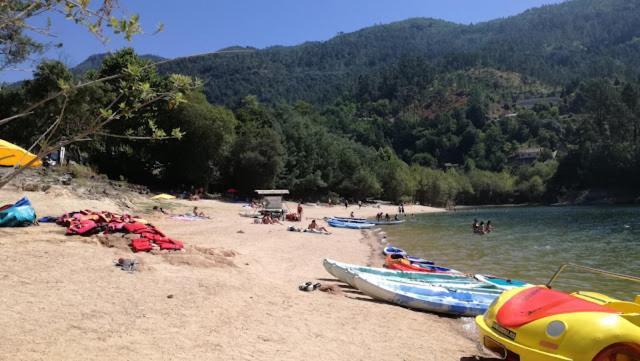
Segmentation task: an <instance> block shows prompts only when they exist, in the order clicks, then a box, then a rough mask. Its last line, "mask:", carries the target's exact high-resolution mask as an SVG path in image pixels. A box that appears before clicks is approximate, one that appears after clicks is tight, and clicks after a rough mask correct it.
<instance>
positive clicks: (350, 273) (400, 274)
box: [323, 259, 495, 289]
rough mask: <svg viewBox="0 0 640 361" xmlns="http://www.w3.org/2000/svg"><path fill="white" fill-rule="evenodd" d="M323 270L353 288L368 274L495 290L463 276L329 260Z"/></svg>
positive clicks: (404, 280)
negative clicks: (390, 268) (363, 275)
mask: <svg viewBox="0 0 640 361" xmlns="http://www.w3.org/2000/svg"><path fill="white" fill-rule="evenodd" d="M323 265H324V268H325V269H326V270H327V272H329V273H330V274H331V275H332V276H334V277H336V278H337V279H339V280H340V281H342V282H345V283H348V284H349V285H351V286H354V277H355V276H357V275H358V274H369V275H372V276H378V277H381V278H385V279H387V280H389V281H390V282H403V283H431V284H437V285H442V286H446V287H453V288H478V289H495V287H494V286H491V285H488V284H486V283H483V282H480V281H478V280H476V279H475V278H473V277H470V276H467V275H463V274H443V273H426V272H408V271H395V270H388V269H386V268H374V267H365V266H359V265H354V264H348V263H342V262H338V261H334V260H331V259H325V260H324V261H323Z"/></svg>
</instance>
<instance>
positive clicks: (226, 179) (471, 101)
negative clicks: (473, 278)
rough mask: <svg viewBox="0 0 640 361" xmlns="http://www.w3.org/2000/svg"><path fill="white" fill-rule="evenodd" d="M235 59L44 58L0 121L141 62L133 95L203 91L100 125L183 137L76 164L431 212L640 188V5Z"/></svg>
mask: <svg viewBox="0 0 640 361" xmlns="http://www.w3.org/2000/svg"><path fill="white" fill-rule="evenodd" d="M235 49H238V48H235ZM246 50H247V51H242V52H236V53H223V54H212V55H207V56H197V57H189V58H182V59H179V60H174V61H171V62H168V63H163V64H162V65H160V66H159V67H158V69H157V71H156V69H155V68H153V67H151V66H150V65H149V64H150V63H149V59H146V60H145V59H143V58H142V57H138V56H137V55H135V54H134V53H133V51H132V50H131V49H124V50H122V51H120V52H118V53H116V54H114V55H112V56H108V57H106V58H104V59H102V58H103V57H102V56H99V57H95V58H93V59H90V61H88V62H87V63H85V64H84V65H86V66H87V68H88V69H92V70H90V71H87V72H85V73H83V74H80V73H81V72H79V71H77V69H75V70H74V71H73V72H72V71H70V70H69V69H66V68H65V67H64V66H63V65H62V64H59V63H56V62H47V63H43V64H42V65H41V66H40V67H39V68H38V71H37V72H36V73H35V78H34V79H33V80H31V81H27V82H25V83H23V84H21V85H20V86H19V87H13V88H9V89H4V90H3V91H2V92H0V117H3V116H9V115H11V114H14V113H15V112H16V111H18V110H20V109H25V108H27V106H28V104H32V103H34V102H37V101H38V100H39V99H42V98H43V97H44V96H45V95H46V94H50V93H52V92H55V91H58V90H59V89H60V86H63V85H64V83H65V82H68V81H71V80H72V79H74V77H75V79H76V80H78V79H84V80H92V79H97V78H99V77H101V76H110V75H113V74H118V72H126V71H128V70H127V69H129V67H128V65H127V64H135V65H136V66H137V67H138V68H142V69H153V71H151V70H148V71H145V72H143V73H142V74H136V76H138V77H140V79H141V81H143V84H145V83H147V84H154V85H156V86H162V84H165V83H166V82H167V81H168V79H169V77H170V74H172V73H179V74H187V75H192V76H197V77H198V78H200V79H202V80H203V86H202V88H201V89H196V90H194V91H192V92H191V93H188V94H184V99H185V100H186V102H183V103H179V104H165V105H164V106H154V107H153V108H152V109H148V110H146V111H144V112H141V113H140V114H135V115H132V116H131V119H129V120H128V121H127V122H126V123H122V122H121V123H116V124H113V125H110V126H109V128H110V129H109V130H110V131H109V132H108V133H112V134H116V133H117V134H127V135H133V136H135V135H137V134H141V132H140V131H139V130H138V129H139V128H138V126H139V125H138V124H137V123H136V121H135V120H136V119H138V120H139V121H140V122H146V123H149V120H151V123H150V124H151V125H152V127H153V128H155V129H157V130H160V131H162V132H166V133H167V134H169V133H170V132H171V130H172V129H175V128H180V130H181V134H180V137H178V138H172V137H168V138H166V139H162V140H151V141H149V140H139V139H126V137H125V138H122V137H117V138H114V137H109V136H102V135H99V136H96V137H94V138H92V139H91V141H86V142H82V143H78V144H76V145H75V146H73V147H72V149H71V153H72V154H74V157H75V159H77V160H78V161H81V162H84V163H87V164H89V165H91V166H93V167H96V168H98V170H99V171H101V172H104V173H107V174H108V175H109V176H111V177H116V178H118V177H123V178H126V179H129V180H132V181H135V182H140V183H145V184H150V185H154V186H157V187H163V188H180V187H189V186H190V185H198V186H204V187H206V188H208V190H209V191H212V192H214V191H221V190H224V189H227V188H228V187H234V188H238V189H240V190H241V191H242V192H244V193H246V194H249V193H250V192H251V190H253V189H256V188H270V187H282V188H287V189H290V190H291V191H292V193H293V194H294V196H298V197H300V198H306V199H314V200H316V199H320V198H325V199H326V198H329V197H331V198H332V199H337V198H338V197H344V198H350V199H365V198H383V199H387V200H392V201H397V200H401V199H402V200H415V201H419V202H422V203H427V204H434V205H444V204H446V203H448V202H450V201H454V202H458V203H505V202H541V201H544V202H555V201H557V200H559V199H562V198H563V197H565V196H566V195H567V194H570V193H572V192H575V191H579V190H584V189H593V188H597V189H606V190H615V191H621V192H623V193H625V192H626V193H628V194H633V195H635V192H637V191H636V190H634V189H633V188H634V185H635V184H637V183H638V182H640V77H639V75H640V57H639V55H640V0H634V1H622V0H574V1H568V2H565V3H562V4H559V5H553V6H545V7H542V8H538V9H533V10H530V11H527V12H525V13H523V14H521V15H518V16H515V17H511V18H507V19H500V20H495V21H491V22H487V23H482V24H477V25H458V24H453V23H448V22H444V21H440V20H431V19H411V20H407V21H403V22H399V23H393V24H389V25H382V26H375V27H371V28H367V29H363V30H361V31H357V32H355V33H350V34H340V35H338V36H336V37H335V38H333V39H331V40H329V41H326V42H318V43H306V44H302V45H299V46H294V47H274V48H269V49H264V50H256V49H246ZM103 60H104V61H103ZM60 80H63V81H62V82H61V81H60ZM117 89H118V88H117V83H114V84H111V83H108V84H105V85H97V84H96V85H94V86H91V87H87V88H83V90H82V91H81V92H78V93H77V94H74V95H73V97H71V98H70V99H68V101H69V102H70V103H71V104H75V105H76V106H77V107H76V108H73V109H72V110H71V111H70V113H71V114H72V115H74V116H76V117H77V118H81V116H82V111H81V109H82V105H83V104H85V103H86V102H91V101H92V99H102V100H104V99H117V97H118V93H117ZM62 106H63V104H60V103H50V104H48V108H46V109H44V110H43V112H41V113H38V114H31V115H30V116H29V119H22V120H20V122H14V123H10V124H8V125H6V126H3V127H0V132H1V134H2V137H3V138H6V139H8V140H11V141H15V142H18V143H19V144H30V142H33V141H35V140H36V138H37V137H38V135H39V134H40V133H39V132H43V131H44V130H45V129H47V127H48V126H49V123H48V122H47V119H48V118H47V117H48V115H47V114H58V113H59V111H60V109H61V107H62ZM76 121H80V120H78V119H76ZM146 123H145V124H146ZM25 124H29V126H26V127H25V126H24V125H25ZM56 129H57V130H56V131H58V132H64V131H65V128H64V127H63V126H60V127H59V128H56Z"/></svg>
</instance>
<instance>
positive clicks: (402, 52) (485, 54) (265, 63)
mask: <svg viewBox="0 0 640 361" xmlns="http://www.w3.org/2000/svg"><path fill="white" fill-rule="evenodd" d="M416 56H417V57H422V58H424V59H427V60H428V62H429V64H430V65H432V66H433V67H434V69H435V70H437V71H438V72H449V71H455V70H464V69H469V68H473V67H491V68H495V69H500V70H507V71H514V72H518V73H520V74H522V75H524V76H530V77H534V78H536V79H538V80H541V81H544V82H547V83H550V84H554V85H564V84H566V83H568V82H570V81H572V80H579V79H583V78H588V77H594V76H618V77H624V78H629V77H631V78H633V77H636V76H638V75H639V74H640V66H639V65H640V60H639V59H640V1H637V0H631V1H629V0H573V1H567V2H565V3H562V4H559V5H552V6H544V7H541V8H537V9H532V10H529V11H527V12H525V13H523V14H521V15H518V16H514V17H511V18H506V19H499V20H494V21H490V22H486V23H480V24H477V25H458V24H453V23H449V22H445V21H441V20H434V19H423V18H417V19H410V20H406V21H403V22H398V23H392V24H388V25H379V26H374V27H370V28H366V29H363V30H360V31H357V32H354V33H349V34H340V35H338V36H336V37H335V38H333V39H331V40H329V41H326V42H312V43H305V44H302V45H299V46H293V47H273V48H268V49H264V50H259V51H255V52H248V53H230V54H211V55H205V56H199V57H193V58H187V59H182V60H177V61H175V62H171V63H169V64H166V65H163V66H162V67H161V68H160V70H161V72H168V73H169V72H174V73H175V72H180V73H185V74H189V75H194V76H198V77H200V78H202V79H205V80H206V81H207V83H206V84H205V93H206V94H207V98H208V99H209V101H211V102H214V103H218V104H226V105H230V104H233V103H234V102H236V101H237V100H238V99H240V98H242V97H244V96H245V95H246V94H256V95H258V97H259V99H260V100H261V101H266V102H269V103H275V102H282V101H285V102H291V101H296V100H305V101H310V102H313V103H328V102H331V101H333V100H335V99H336V98H337V97H339V96H340V95H342V93H343V92H344V91H345V90H348V89H349V87H350V85H351V84H352V83H353V80H355V79H357V77H358V76H360V75H363V74H375V73H377V72H379V71H380V70H381V69H382V68H383V67H385V66H388V65H390V64H394V63H396V62H398V61H399V60H400V59H401V58H403V57H416Z"/></svg>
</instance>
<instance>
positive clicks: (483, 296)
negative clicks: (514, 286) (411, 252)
mask: <svg viewBox="0 0 640 361" xmlns="http://www.w3.org/2000/svg"><path fill="white" fill-rule="evenodd" d="M353 282H354V285H355V286H356V288H358V289H359V290H360V291H361V292H362V293H364V294H366V295H368V296H370V297H372V298H375V299H378V300H382V301H387V302H390V303H393V304H396V305H399V306H403V307H407V308H410V309H415V310H421V311H428V312H436V313H443V314H449V315H455V316H477V315H481V314H483V313H484V312H485V311H486V310H487V308H488V307H489V305H490V304H491V303H492V302H493V301H494V300H495V299H496V298H497V297H498V296H499V295H500V293H498V292H496V293H487V292H475V291H473V290H460V289H454V288H449V287H442V286H433V285H428V284H424V285H414V284H407V283H400V282H393V281H388V280H385V279H384V278H382V277H378V276H375V275H370V274H366V273H360V274H358V275H356V276H355V277H354V278H353Z"/></svg>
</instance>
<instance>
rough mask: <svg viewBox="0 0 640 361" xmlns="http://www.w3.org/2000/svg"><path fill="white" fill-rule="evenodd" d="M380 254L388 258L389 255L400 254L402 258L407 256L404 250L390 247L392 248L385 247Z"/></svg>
mask: <svg viewBox="0 0 640 361" xmlns="http://www.w3.org/2000/svg"><path fill="white" fill-rule="evenodd" d="M382 254H384V255H385V256H388V255H390V254H400V255H403V256H406V255H407V252H405V250H404V249H402V248H397V247H392V246H386V247H385V248H384V249H383V250H382Z"/></svg>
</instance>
